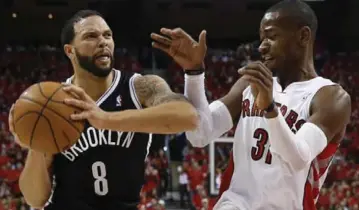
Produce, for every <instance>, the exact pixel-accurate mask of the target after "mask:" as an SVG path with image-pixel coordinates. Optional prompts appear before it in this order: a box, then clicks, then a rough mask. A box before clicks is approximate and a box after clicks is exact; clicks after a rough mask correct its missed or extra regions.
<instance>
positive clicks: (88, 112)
mask: <svg viewBox="0 0 359 210" xmlns="http://www.w3.org/2000/svg"><path fill="white" fill-rule="evenodd" d="M134 87H135V92H136V95H137V98H138V100H139V101H140V103H141V104H142V106H143V107H145V108H144V109H139V110H137V109H133V110H124V111H120V112H106V111H103V110H102V109H100V108H99V107H98V106H97V105H96V103H95V102H94V101H93V100H92V99H91V97H90V96H88V95H87V94H86V93H85V91H84V90H82V89H81V88H80V87H77V86H74V85H70V86H67V87H64V90H65V91H70V92H73V93H74V94H75V95H77V96H78V97H79V98H78V99H66V100H65V103H67V104H69V105H72V106H76V107H78V108H80V109H82V110H84V111H83V112H81V113H78V114H73V115H72V116H71V118H72V119H73V120H84V119H87V120H88V121H89V122H90V124H91V125H92V126H94V127H96V128H98V129H109V130H117V131H126V132H143V133H158V134H171V133H178V132H183V131H187V130H193V129H195V128H196V126H197V122H198V117H197V113H196V110H195V108H194V107H193V106H192V105H191V104H190V103H189V102H188V101H187V100H186V98H185V97H184V96H183V95H181V94H177V93H174V92H172V91H171V89H170V87H169V86H168V85H167V83H166V82H165V81H164V80H163V79H162V78H161V77H159V76H155V75H148V76H137V77H136V78H135V79H134Z"/></svg>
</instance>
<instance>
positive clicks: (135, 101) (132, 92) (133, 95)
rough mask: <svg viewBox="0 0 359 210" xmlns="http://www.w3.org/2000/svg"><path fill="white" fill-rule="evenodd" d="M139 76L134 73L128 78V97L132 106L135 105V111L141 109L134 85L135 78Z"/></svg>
mask: <svg viewBox="0 0 359 210" xmlns="http://www.w3.org/2000/svg"><path fill="white" fill-rule="evenodd" d="M138 76H141V75H140V74H137V73H135V74H134V75H133V76H132V77H131V78H130V82H129V86H130V87H129V88H130V95H131V99H132V102H133V104H135V106H136V108H137V109H143V107H142V105H141V103H140V101H139V100H138V97H137V94H136V89H135V85H134V81H135V78H136V77H138Z"/></svg>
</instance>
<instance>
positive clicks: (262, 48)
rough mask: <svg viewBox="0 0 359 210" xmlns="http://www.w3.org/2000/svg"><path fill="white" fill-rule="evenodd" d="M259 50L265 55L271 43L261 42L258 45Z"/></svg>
mask: <svg viewBox="0 0 359 210" xmlns="http://www.w3.org/2000/svg"><path fill="white" fill-rule="evenodd" d="M258 51H259V52H260V53H261V54H262V55H265V54H267V53H268V52H269V44H268V43H267V42H265V41H263V42H261V44H260V45H259V47H258Z"/></svg>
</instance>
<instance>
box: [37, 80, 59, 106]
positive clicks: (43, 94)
mask: <svg viewBox="0 0 359 210" xmlns="http://www.w3.org/2000/svg"><path fill="white" fill-rule="evenodd" d="M63 86H64V85H62V84H61V87H63ZM40 94H41V95H42V96H43V97H44V98H46V99H50V98H47V96H46V95H45V93H44V91H42V88H40ZM51 102H55V103H61V104H63V101H57V100H54V99H51Z"/></svg>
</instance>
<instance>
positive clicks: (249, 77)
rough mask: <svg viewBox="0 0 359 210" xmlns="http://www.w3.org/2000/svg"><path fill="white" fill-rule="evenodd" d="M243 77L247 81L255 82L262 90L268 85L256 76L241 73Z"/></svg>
mask: <svg viewBox="0 0 359 210" xmlns="http://www.w3.org/2000/svg"><path fill="white" fill-rule="evenodd" d="M243 79H244V80H246V81H248V82H249V83H253V84H255V85H256V86H257V87H258V88H259V89H262V90H267V89H268V87H267V86H266V85H264V84H263V82H262V81H261V80H260V79H258V78H256V77H253V76H250V75H243Z"/></svg>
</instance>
